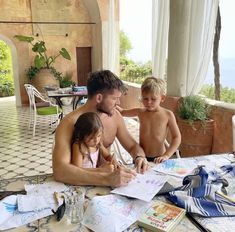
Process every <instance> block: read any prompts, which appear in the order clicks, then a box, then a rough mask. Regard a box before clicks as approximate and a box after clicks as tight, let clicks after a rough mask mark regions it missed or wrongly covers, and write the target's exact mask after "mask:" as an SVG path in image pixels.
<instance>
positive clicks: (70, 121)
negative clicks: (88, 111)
mask: <svg viewBox="0 0 235 232" xmlns="http://www.w3.org/2000/svg"><path fill="white" fill-rule="evenodd" d="M83 113H85V111H84V110H83V108H79V109H76V110H74V111H72V112H70V113H69V114H67V115H66V116H65V117H64V118H63V119H62V120H61V122H60V124H59V126H58V127H57V130H60V128H63V129H64V128H70V127H72V128H73V126H74V124H75V123H76V121H77V119H78V117H79V116H80V115H81V114H83Z"/></svg>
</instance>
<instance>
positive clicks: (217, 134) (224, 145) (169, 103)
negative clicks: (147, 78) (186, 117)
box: [120, 82, 235, 154]
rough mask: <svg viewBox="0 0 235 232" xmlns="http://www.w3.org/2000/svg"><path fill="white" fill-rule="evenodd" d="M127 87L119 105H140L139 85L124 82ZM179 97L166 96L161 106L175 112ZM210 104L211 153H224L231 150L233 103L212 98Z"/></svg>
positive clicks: (234, 106) (127, 106)
mask: <svg viewBox="0 0 235 232" xmlns="http://www.w3.org/2000/svg"><path fill="white" fill-rule="evenodd" d="M125 84H126V85H127V87H128V92H127V95H125V96H122V97H121V99H120V102H121V107H123V108H127V109H128V108H133V107H140V106H142V104H141V103H140V102H139V96H140V94H141V92H140V85H138V84H133V83H129V82H125ZM179 99H180V97H172V96H167V97H166V100H165V102H163V104H162V106H163V107H165V108H167V109H169V110H172V111H173V112H174V113H175V115H176V113H177V108H178V101H179ZM207 102H208V104H209V105H210V106H211V118H212V119H214V120H215V128H214V137H213V144H212V153H214V154H217V153H226V152H231V151H232V150H233V134H232V116H233V115H235V104H228V103H223V102H219V101H214V100H207Z"/></svg>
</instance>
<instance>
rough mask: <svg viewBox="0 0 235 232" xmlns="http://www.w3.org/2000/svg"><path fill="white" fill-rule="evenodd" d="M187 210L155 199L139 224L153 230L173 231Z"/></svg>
mask: <svg viewBox="0 0 235 232" xmlns="http://www.w3.org/2000/svg"><path fill="white" fill-rule="evenodd" d="M185 212H186V211H185V210H184V209H182V208H179V207H177V206H175V205H171V204H168V203H165V202H162V201H154V202H153V204H152V206H151V207H150V208H148V209H147V211H146V212H145V213H144V214H142V215H141V217H140V218H139V220H138V225H140V226H142V227H145V228H148V229H151V230H153V231H162V232H165V231H167V232H169V231H171V230H172V229H173V228H174V227H175V226H176V225H177V224H178V223H179V221H180V220H181V219H182V218H183V216H184V215H185Z"/></svg>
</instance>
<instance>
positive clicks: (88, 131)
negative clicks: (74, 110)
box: [71, 112, 103, 156]
mask: <svg viewBox="0 0 235 232" xmlns="http://www.w3.org/2000/svg"><path fill="white" fill-rule="evenodd" d="M100 128H103V124H102V122H101V120H100V118H99V116H98V115H97V114H96V113H94V112H87V113H84V114H82V115H80V116H79V117H78V119H77V121H76V123H75V125H74V131H73V136H72V143H71V144H72V145H73V144H74V143H77V144H78V146H79V149H80V151H81V153H82V154H83V156H84V155H86V154H84V153H83V151H82V149H81V144H83V145H84V146H86V144H85V142H84V141H85V139H86V138H87V137H88V136H90V135H95V134H96V133H97V132H98V131H99V130H100ZM87 150H88V152H89V153H90V151H89V148H88V147H87Z"/></svg>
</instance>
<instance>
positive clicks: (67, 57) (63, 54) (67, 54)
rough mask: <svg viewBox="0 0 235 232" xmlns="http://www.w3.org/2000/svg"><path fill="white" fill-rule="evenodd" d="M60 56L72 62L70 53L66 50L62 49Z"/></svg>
mask: <svg viewBox="0 0 235 232" xmlns="http://www.w3.org/2000/svg"><path fill="white" fill-rule="evenodd" d="M60 55H61V56H63V57H64V58H65V59H67V60H71V57H70V55H69V53H68V51H67V50H66V49H65V48H62V49H61V50H60Z"/></svg>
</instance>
